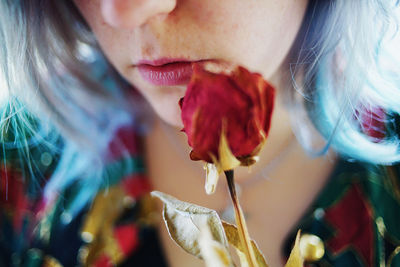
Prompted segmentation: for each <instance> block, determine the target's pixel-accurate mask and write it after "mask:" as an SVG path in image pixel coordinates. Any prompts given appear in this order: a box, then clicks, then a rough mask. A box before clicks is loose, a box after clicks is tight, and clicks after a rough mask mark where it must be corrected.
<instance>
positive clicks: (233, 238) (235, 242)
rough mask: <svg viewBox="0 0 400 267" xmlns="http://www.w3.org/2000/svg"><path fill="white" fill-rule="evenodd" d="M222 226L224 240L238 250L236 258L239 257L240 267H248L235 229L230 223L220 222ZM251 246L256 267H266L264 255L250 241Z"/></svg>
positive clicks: (252, 241) (254, 243)
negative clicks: (224, 235)
mask: <svg viewBox="0 0 400 267" xmlns="http://www.w3.org/2000/svg"><path fill="white" fill-rule="evenodd" d="M222 226H223V227H224V230H225V234H226V238H227V239H228V242H229V244H231V245H232V246H234V247H235V248H236V249H237V250H238V256H239V259H240V262H241V263H242V267H243V266H246V265H244V264H247V266H248V262H247V259H246V256H245V254H244V248H243V245H242V243H241V241H240V237H239V233H238V229H237V227H236V226H235V225H233V224H230V223H227V222H224V221H222ZM251 245H252V247H253V251H254V254H255V257H256V261H257V264H258V266H259V267H268V264H267V262H266V260H265V257H264V255H263V254H262V252H261V250H260V249H259V248H258V246H257V244H256V242H255V241H254V240H251Z"/></svg>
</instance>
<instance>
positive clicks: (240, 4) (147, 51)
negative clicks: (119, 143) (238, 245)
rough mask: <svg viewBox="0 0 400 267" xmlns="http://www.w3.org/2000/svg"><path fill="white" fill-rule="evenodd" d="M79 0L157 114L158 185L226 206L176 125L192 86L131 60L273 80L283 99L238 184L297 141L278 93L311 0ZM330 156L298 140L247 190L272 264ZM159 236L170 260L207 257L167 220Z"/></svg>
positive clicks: (153, 142)
mask: <svg viewBox="0 0 400 267" xmlns="http://www.w3.org/2000/svg"><path fill="white" fill-rule="evenodd" d="M74 1H75V4H76V5H77V7H78V8H79V10H80V11H81V13H82V15H83V17H84V18H85V19H86V21H87V22H88V24H89V26H90V27H91V28H92V30H93V32H94V34H95V36H96V37H97V39H98V42H99V44H100V46H101V48H102V49H103V52H104V53H105V54H106V56H107V57H108V59H109V61H110V62H111V63H112V64H113V65H114V67H115V68H116V69H117V70H118V71H119V73H120V74H121V75H122V76H123V77H125V78H126V79H127V80H128V81H129V82H130V83H131V84H132V86H134V87H135V88H137V90H139V91H140V93H141V94H142V95H143V96H144V97H145V98H146V99H147V101H148V102H149V103H150V104H151V106H152V107H153V109H154V110H155V112H156V113H157V114H158V115H159V117H160V119H157V120H156V121H155V123H154V127H153V130H152V131H151V132H150V133H149V134H148V136H147V138H146V140H145V149H146V163H147V170H148V174H149V177H150V180H151V182H152V183H153V187H154V189H155V190H159V191H162V192H166V193H168V194H171V195H173V196H175V197H177V198H178V199H182V200H185V201H189V202H192V203H196V204H199V205H202V206H206V207H209V208H212V209H215V210H222V209H224V208H225V207H226V199H227V195H226V187H225V183H224V181H223V179H221V180H222V181H221V182H220V184H219V186H218V188H217V192H216V193H215V194H214V195H211V196H208V195H206V194H205V192H204V190H203V187H204V172H203V170H202V163H201V162H194V161H191V160H190V159H189V151H190V149H189V147H188V146H187V138H186V136H184V134H182V133H179V131H177V130H176V127H178V128H179V129H180V128H182V123H181V119H180V109H179V105H178V101H179V99H180V98H181V97H183V96H184V94H185V90H186V86H185V85H183V86H155V85H152V84H150V83H148V82H147V81H145V80H144V79H143V78H142V77H141V76H140V74H139V72H138V69H137V67H135V64H137V63H138V62H139V61H140V60H155V59H159V58H166V57H167V58H180V59H182V58H184V59H187V60H193V61H197V60H212V61H213V62H215V63H216V64H217V65H219V67H220V68H222V69H224V68H225V67H226V68H231V67H232V65H235V64H239V65H242V66H244V67H246V68H248V69H249V70H251V71H255V72H259V73H260V74H262V75H263V77H264V78H265V79H266V80H268V81H269V82H271V83H272V84H273V85H274V86H275V88H276V89H277V96H278V99H277V101H276V102H275V110H274V113H273V117H272V124H271V130H270V133H269V137H268V140H267V143H266V145H265V146H264V148H263V150H262V151H261V154H260V161H259V163H257V164H255V165H254V167H252V169H251V170H252V172H251V173H250V172H249V171H248V169H246V168H239V169H237V170H235V176H236V178H235V179H236V181H237V182H238V184H241V183H244V182H245V181H247V180H250V179H251V178H252V177H253V176H255V175H256V174H259V173H260V171H261V170H263V168H264V167H265V166H268V163H269V162H271V160H272V159H274V158H275V157H276V156H277V155H280V153H281V152H282V151H285V149H287V147H288V146H289V145H290V144H293V143H295V142H294V141H293V140H294V136H293V134H292V131H291V127H290V123H289V116H288V112H287V110H286V108H285V107H284V105H282V104H281V103H282V101H280V98H282V95H281V92H282V88H283V86H282V85H281V84H280V80H281V78H282V76H281V75H282V74H283V72H282V70H287V69H288V67H289V65H288V63H287V56H288V53H289V51H290V49H291V47H292V45H293V42H294V40H295V38H296V35H297V33H298V31H299V28H300V26H301V23H302V19H303V16H304V12H305V9H306V6H307V2H308V0H295V1H294V0H177V1H173V0H74ZM166 124H168V125H170V126H168V125H166ZM171 126H172V127H171ZM179 134H180V135H179ZM171 139H173V140H171ZM333 163H334V161H333V160H330V159H326V158H318V159H310V158H309V157H308V156H307V155H306V154H305V153H304V151H303V150H302V149H301V148H300V146H298V145H296V146H295V147H294V149H292V150H290V151H289V152H288V153H287V155H286V156H285V157H284V159H283V160H282V161H281V163H280V164H279V165H278V166H277V167H275V168H274V169H273V171H271V173H269V174H268V179H266V180H261V181H260V182H257V183H256V184H255V186H252V187H248V188H246V189H245V190H244V191H243V192H242V195H241V204H242V207H243V209H244V210H245V212H246V213H248V214H250V215H249V218H248V220H247V223H248V226H249V230H250V235H251V236H252V237H254V238H255V239H256V240H257V242H258V244H259V246H260V248H261V250H262V251H263V252H264V253H265V254H266V256H267V259H268V262H269V264H270V266H282V255H281V245H282V243H283V240H284V239H285V236H286V235H287V234H288V232H289V231H290V230H291V228H292V227H293V226H294V224H295V222H296V221H297V220H298V219H300V217H301V215H302V214H303V212H304V211H305V210H306V209H307V207H309V205H310V204H311V202H312V200H313V198H314V197H315V196H316V195H317V193H318V192H319V191H320V190H321V188H322V187H323V185H324V183H325V181H326V180H327V178H328V177H329V174H330V172H331V170H332V167H333ZM289 166H290V167H289ZM160 208H161V206H160ZM160 214H161V212H160ZM160 236H161V240H162V245H163V247H164V250H165V255H166V257H167V260H168V261H169V263H170V266H178V267H179V266H193V267H196V266H204V263H203V262H202V261H200V260H198V259H195V258H194V257H192V256H190V255H188V254H186V253H185V252H183V250H181V249H180V248H178V247H177V246H176V245H175V244H173V242H172V241H171V239H170V238H169V236H168V233H167V232H166V229H165V226H164V225H163V223H162V222H160Z"/></svg>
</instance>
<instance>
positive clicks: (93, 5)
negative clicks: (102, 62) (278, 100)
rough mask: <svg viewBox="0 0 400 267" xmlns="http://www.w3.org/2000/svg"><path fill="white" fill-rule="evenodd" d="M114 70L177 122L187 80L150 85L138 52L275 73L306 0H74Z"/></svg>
mask: <svg viewBox="0 0 400 267" xmlns="http://www.w3.org/2000/svg"><path fill="white" fill-rule="evenodd" d="M75 3H76V5H77V7H78V8H79V10H80V11H81V13H82V14H83V16H84V18H85V19H86V20H87V22H88V24H89V25H90V27H91V28H92V30H93V32H94V33H95V35H96V37H97V39H98V41H99V44H100V46H101V47H102V49H103V50H104V52H105V54H106V56H107V57H108V59H109V60H110V62H111V63H112V64H113V65H114V66H115V68H116V69H117V70H118V71H119V73H120V74H121V75H122V76H123V77H125V78H126V79H127V80H128V81H129V82H130V83H131V84H132V85H133V86H134V87H136V88H137V89H138V90H139V91H140V92H141V93H142V94H143V95H144V97H145V98H146V99H147V100H148V101H149V103H150V104H151V106H152V107H153V108H154V110H155V111H156V113H157V114H158V115H159V116H160V117H161V118H162V119H163V120H164V121H166V122H168V123H169V124H171V125H175V126H178V127H181V126H182V123H181V120H180V113H179V108H178V105H177V103H178V100H179V99H180V98H181V97H182V96H183V95H184V93H185V86H154V85H152V84H150V83H148V82H147V81H145V80H143V79H142V77H141V76H140V75H139V72H138V69H137V68H136V67H135V64H137V63H138V62H139V61H140V60H154V59H159V58H180V59H181V58H184V59H188V60H213V61H216V62H217V63H220V64H225V63H226V62H229V64H231V63H232V64H240V65H243V66H245V67H246V68H248V69H250V70H252V71H257V72H260V73H261V74H262V75H263V77H264V78H265V79H267V80H271V79H272V80H273V79H274V76H277V71H278V70H279V68H280V66H281V64H282V62H283V61H284V59H285V57H286V56H287V54H288V51H289V49H290V47H291V45H292V43H293V41H294V39H295V37H296V34H297V32H298V30H299V27H300V25H301V22H302V18H303V15H304V11H305V9H306V5H307V0H298V1H292V0H279V1H276V0H251V1H243V0H224V1H216V0H202V1H199V0H176V1H173V0H75ZM278 75H279V74H278Z"/></svg>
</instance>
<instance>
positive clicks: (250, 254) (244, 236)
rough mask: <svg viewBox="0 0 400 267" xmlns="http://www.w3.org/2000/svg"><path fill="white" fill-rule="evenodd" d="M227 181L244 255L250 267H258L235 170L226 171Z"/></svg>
mask: <svg viewBox="0 0 400 267" xmlns="http://www.w3.org/2000/svg"><path fill="white" fill-rule="evenodd" d="M225 176H226V180H227V182H228V188H229V193H230V195H231V199H232V203H233V207H234V210H235V220H236V224H237V228H238V233H239V238H240V242H241V243H242V245H243V249H244V254H245V255H246V258H247V261H248V263H249V266H250V267H257V266H258V265H257V261H256V256H255V254H254V250H253V247H252V245H251V241H250V236H249V231H248V230H247V225H246V220H245V218H244V215H243V211H242V208H241V207H240V204H239V199H238V197H237V194H236V188H235V182H234V178H233V170H229V171H225Z"/></svg>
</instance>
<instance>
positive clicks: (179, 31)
mask: <svg viewBox="0 0 400 267" xmlns="http://www.w3.org/2000/svg"><path fill="white" fill-rule="evenodd" d="M394 7H395V3H393V2H392V1H377V0H370V1H345V0H335V1H333V0H332V1H317V0H309V1H307V0H301V1H289V0H285V1H269V0H268V1H267V0H265V1H261V0H259V1H236V0H228V1H213V0H207V1H194V0H182V1H177V0H175V1H174V0H148V1H139V0H131V1H123V0H93V1H87V0H75V1H45V0H41V1H22V2H20V1H18V2H16V1H8V0H3V1H1V8H0V10H1V11H0V12H1V13H2V14H1V16H0V17H1V18H0V20H1V21H0V25H1V28H0V29H1V31H0V40H1V43H2V44H3V45H2V49H1V50H0V51H1V52H0V55H1V56H0V58H1V67H2V71H3V74H4V75H5V81H6V85H7V88H8V89H9V94H8V102H7V103H6V104H4V113H3V118H2V124H3V154H2V158H3V160H4V162H5V164H3V165H4V167H3V168H2V182H3V183H4V185H3V187H2V193H3V195H4V197H2V201H4V203H3V206H4V209H3V210H4V212H3V213H4V214H3V215H2V216H3V217H4V218H7V220H6V219H5V220H4V221H5V222H7V223H4V225H3V227H4V228H5V229H6V230H4V231H3V239H4V240H7V242H4V244H2V253H3V254H2V258H4V260H3V262H4V264H6V265H11V264H14V265H17V266H18V265H19V264H28V263H29V264H32V262H34V263H37V264H38V265H35V266H41V264H56V263H57V264H60V265H64V266H74V265H76V264H97V265H99V266H109V265H112V264H114V263H118V264H121V265H122V264H123V263H125V264H127V265H128V264H131V265H134V266H140V264H142V265H143V266H157V265H163V264H166V263H168V264H169V265H171V266H197V265H199V266H202V262H201V261H198V260H195V259H193V257H191V256H187V255H186V254H184V252H182V251H180V250H179V248H177V247H176V246H175V245H172V241H170V240H169V237H168V236H167V234H166V232H165V230H164V227H163V226H161V223H160V222H158V223H155V224H156V227H160V232H161V238H160V240H158V238H157V237H156V236H155V234H154V232H153V231H152V230H150V228H149V226H148V223H146V222H147V221H149V218H150V217H151V216H152V215H151V213H148V212H145V211H146V210H147V208H146V207H147V206H148V196H147V192H148V191H149V188H148V181H150V182H151V184H152V185H153V188H154V189H157V190H159V191H163V192H166V193H169V194H171V195H174V196H175V197H177V198H179V199H182V200H185V201H189V202H193V203H197V204H200V205H202V206H206V207H210V208H213V209H215V210H218V211H220V212H221V213H223V211H225V212H227V211H228V210H229V209H228V208H227V203H226V193H225V191H224V189H223V187H224V186H223V185H220V186H219V189H218V191H217V192H216V194H214V195H212V196H207V197H206V196H205V193H204V192H203V190H202V187H203V180H204V179H203V176H204V174H203V172H202V171H201V164H200V163H198V162H191V161H190V160H189V157H187V156H186V157H185V156H182V154H183V155H187V153H186V152H187V151H188V150H187V146H186V138H185V137H184V136H182V135H180V134H179V131H178V130H179V129H180V128H181V127H182V124H181V121H180V111H179V107H178V105H177V103H178V100H179V99H180V98H181V97H182V96H183V95H184V93H185V90H186V85H187V83H188V79H189V78H190V75H191V72H190V67H188V66H191V64H213V65H214V66H216V67H217V68H218V69H222V70H224V69H229V68H231V67H232V66H235V65H243V66H245V67H246V68H248V69H250V70H252V71H255V72H259V73H261V74H262V75H263V77H264V78H265V79H266V80H268V81H270V82H271V83H272V84H273V85H274V86H275V87H276V88H277V95H278V99H277V105H276V106H277V107H276V108H275V111H274V117H273V121H272V126H271V133H270V135H269V137H268V141H267V145H266V147H265V148H264V150H263V151H262V153H261V155H260V162H259V163H257V164H256V165H255V166H254V168H253V169H252V172H251V173H248V172H247V169H246V170H240V171H239V172H237V174H236V176H237V182H238V184H239V186H241V187H242V194H241V202H242V206H243V209H244V211H245V213H247V215H248V216H247V218H248V219H247V220H248V224H249V228H250V232H251V236H253V237H254V238H255V239H256V240H257V242H258V243H259V245H260V247H261V250H262V251H263V252H264V253H265V254H266V256H267V259H268V261H269V263H270V264H271V266H280V265H281V264H282V258H284V257H285V254H284V253H283V249H282V247H283V246H284V243H285V240H289V239H290V232H291V230H292V229H298V228H302V229H306V232H309V233H313V234H315V235H319V236H320V238H322V239H323V241H324V242H325V246H326V250H327V251H326V253H325V254H324V258H323V259H322V260H320V261H318V262H319V263H317V264H325V265H326V264H328V265H329V264H330V265H337V266H342V265H343V266H358V265H360V266H373V265H377V264H384V263H385V262H386V263H388V262H389V261H390V262H393V263H394V262H396V259H397V258H396V255H397V252H396V250H393V249H390V248H391V246H394V247H397V246H398V245H400V244H398V243H396V242H397V241H396V240H399V239H398V238H400V237H397V232H398V231H399V229H398V228H396V226H394V227H393V226H392V225H395V222H396V218H395V217H394V215H393V214H396V212H397V211H398V210H399V209H400V207H399V206H398V205H396V203H397V202H396V199H397V197H396V196H397V195H396V194H397V193H396V192H398V191H397V188H398V187H397V184H396V183H398V177H397V176H396V174H393V173H394V172H395V169H394V168H393V167H391V168H388V169H387V171H382V170H381V169H380V167H374V166H373V165H367V164H361V163H360V164H351V163H348V162H345V161H342V160H341V159H340V158H341V157H343V158H346V159H355V160H360V161H364V162H369V163H372V164H391V163H394V162H397V161H399V159H400V153H399V151H398V144H399V140H398V139H399V136H398V131H399V129H398V126H396V125H398V115H397V114H398V113H399V105H398V103H400V93H399V87H398V80H396V76H395V73H396V71H397V73H398V68H397V69H394V68H393V66H395V67H398V66H397V65H392V64H393V62H392V60H391V59H392V58H391V56H390V55H387V54H384V51H385V50H384V44H385V43H384V42H383V41H384V38H386V36H388V35H387V34H386V33H387V32H388V31H389V30H390V29H389V28H388V27H389V25H390V23H389V22H390V21H392V19H393V17H392V16H393V14H392V12H393V10H394ZM105 58H106V59H107V60H105ZM388 59H390V60H388ZM383 63H385V64H383ZM388 64H390V65H388ZM396 82H397V84H396ZM383 84H384V86H382V85H383ZM134 88H135V89H136V90H137V91H138V92H140V94H141V95H142V96H143V97H144V98H145V99H146V100H147V102H148V103H149V104H150V106H151V107H152V108H153V110H154V111H155V113H156V114H157V115H158V116H159V118H156V117H155V118H153V119H151V118H150V117H151V115H150V114H151V111H150V110H149V109H148V108H147V106H146V105H144V104H143V103H144V100H142V99H141V96H139V95H138V94H137V93H136V90H135V89H134ZM396 120H397V123H396ZM290 121H292V123H290ZM310 121H312V123H310ZM165 123H166V124H168V125H169V126H167V125H166V124H165ZM292 127H293V129H294V133H295V135H296V137H297V140H298V141H299V142H300V144H301V145H303V148H305V151H304V149H303V148H302V147H301V146H299V145H297V141H295V140H296V139H295V137H294V134H293V133H292ZM313 127H315V128H316V129H317V130H318V133H317V132H316V131H315V129H314V128H313ZM396 127H397V128H396ZM396 131H397V132H396ZM138 135H140V136H142V137H141V138H138ZM321 136H322V137H323V138H321ZM166 140H169V142H166ZM324 140H326V141H324ZM330 146H332V147H333V148H334V150H335V151H336V152H333V151H332V152H331V153H330V154H329V156H324V157H310V155H312V156H313V155H314V156H315V155H325V154H326V153H327V151H328V149H329V147H330ZM143 151H146V154H145V157H144V160H143V158H142V155H141V154H142V153H143ZM306 152H308V153H306ZM143 161H144V162H145V165H146V166H147V172H146V174H147V175H148V177H149V178H148V179H145V178H143V175H144V174H145V172H144V166H143ZM335 166H336V168H335ZM334 169H335V170H334ZM384 170H386V169H384ZM386 172H387V173H390V174H391V175H387V176H391V177H392V178H393V177H394V178H393V179H389V178H385V179H383V178H382V179H381V177H384V176H385V174H386ZM343 173H344V174H343ZM371 173H372V174H371ZM360 175H361V176H365V177H366V178H364V179H361V180H360V179H358V178H355V177H358V176H360ZM267 176H268V177H267ZM342 176H345V177H350V178H349V179H344V180H343V179H333V178H335V177H342ZM330 177H332V179H329V178H330ZM371 177H375V178H374V179H375V180H374V179H372V178H371ZM264 178H268V179H264ZM328 180H329V185H326V184H327V183H328ZM371 180H373V183H375V185H376V187H373V186H370V184H367V182H368V181H371ZM338 181H339V182H338ZM388 183H391V185H392V186H387V184H388ZM324 185H326V186H325V189H323V187H324ZM41 188H44V191H43V192H42V191H41ZM107 188H108V189H107ZM332 188H333V191H332V190H331V189H332ZM371 188H372V189H371ZM376 188H378V189H376ZM382 188H383V189H382ZM378 191H379V194H378V193H376V192H378ZM381 191H382V192H381ZM99 192H100V193H99ZM102 192H108V193H102ZM321 192H322V194H320V193H321ZM319 194H320V197H319V198H318V199H317V200H316V201H315V199H316V197H317V195H319ZM96 195H97V196H96ZM383 195H384V196H387V199H385V200H382V202H379V201H377V202H376V201H375V200H379V199H384V198H383V197H382V196H383ZM371 196H374V198H372V197H371ZM377 196H379V197H377ZM380 197H382V198H380ZM343 201H345V202H343ZM368 201H370V202H373V205H372V204H371V205H367V204H365V203H369V202H368ZM343 203H344V204H343ZM383 203H384V204H383ZM15 206H17V207H18V209H16V211H15V210H13V209H14V207H15ZM383 206H385V208H382V207H383ZM349 207H350V208H351V209H350V210H349ZM396 208H397V209H396ZM382 210H384V211H382ZM143 214H147V215H143ZM149 214H150V215H149ZM158 214H159V213H158ZM10 218H12V219H10ZM144 218H145V219H144ZM301 218H303V220H302V222H301V224H298V222H299V220H300V219H301ZM341 218H345V219H343V220H344V221H343V220H341ZM11 222H13V223H11ZM379 222H382V223H380V224H379ZM36 223H38V226H36ZM358 224H362V226H359V227H357V226H358ZM316 225H317V226H316ZM346 225H349V227H345V226H346ZM385 227H386V230H385ZM15 229H17V230H15ZM327 229H329V230H327ZM349 229H350V230H349ZM342 230H343V232H340V231H342ZM346 230H347V231H346ZM357 230H358V231H357ZM5 233H8V235H9V236H8V237H6V235H5ZM77 233H78V234H77ZM380 234H381V235H380ZM388 236H389V237H390V238H389V237H388ZM18 238H19V239H18ZM66 239H67V241H65V240H66ZM8 240H12V243H11V244H8ZM18 240H19V241H18ZM388 240H389V241H388ZM287 242H288V244H290V241H287ZM383 243H384V244H386V243H388V244H389V245H387V246H386V245H382V244H383ZM158 244H160V247H159V245H158ZM150 251H151V252H150ZM161 251H163V252H161ZM385 253H386V254H387V256H382V255H384V254H385ZM163 254H164V255H165V258H162V255H163ZM196 264H197V265H196ZM55 266H57V265H55Z"/></svg>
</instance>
